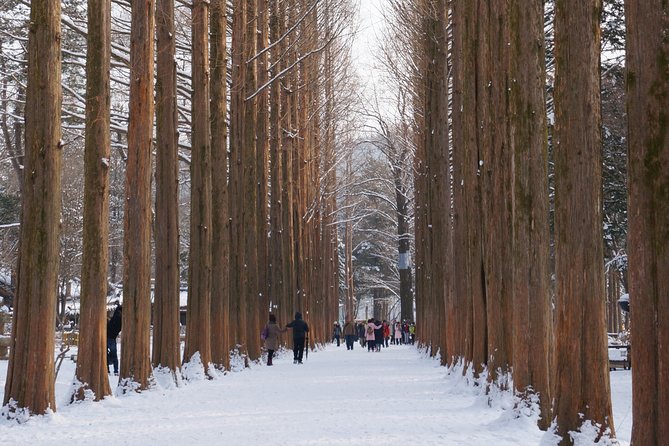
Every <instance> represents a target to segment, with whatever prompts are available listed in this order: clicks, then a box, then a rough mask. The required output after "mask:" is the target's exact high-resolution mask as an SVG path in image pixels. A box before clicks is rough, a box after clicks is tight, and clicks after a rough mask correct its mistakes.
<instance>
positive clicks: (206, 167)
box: [184, 0, 224, 371]
mask: <svg viewBox="0 0 669 446" xmlns="http://www.w3.org/2000/svg"><path fill="white" fill-rule="evenodd" d="M208 36H209V3H208V2H207V1H205V0H197V1H195V3H194V4H193V9H192V39H193V44H192V48H193V52H192V59H191V64H192V79H193V85H192V99H191V105H192V113H191V128H192V135H191V166H190V167H191V213H190V254H189V260H188V265H189V270H188V321H187V323H186V348H185V350H184V362H190V361H191V360H192V359H193V355H195V354H196V353H198V352H199V354H200V361H201V362H202V365H203V366H204V368H205V371H207V370H208V368H209V363H210V362H211V319H210V318H211V261H212V260H211V240H212V233H211V229H212V228H211V222H212V216H211V200H212V196H211V191H212V188H211V176H212V172H211V135H210V127H209V126H210V123H209V99H210V98H209V52H208V51H209V37H208ZM218 174H219V175H221V174H224V173H218Z"/></svg>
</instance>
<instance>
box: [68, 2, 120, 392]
mask: <svg viewBox="0 0 669 446" xmlns="http://www.w3.org/2000/svg"><path fill="white" fill-rule="evenodd" d="M88 26H89V33H88V46H87V57H86V141H85V166H84V221H83V227H84V247H83V248H84V249H83V258H82V267H81V307H80V308H81V316H80V322H79V324H80V325H79V329H80V333H81V336H80V338H79V345H78V347H79V350H78V357H77V368H76V379H77V381H78V382H79V383H80V386H79V388H78V389H76V390H75V393H74V395H73V396H72V397H73V399H79V400H81V399H85V398H86V390H90V391H92V392H93V394H94V398H95V400H96V401H98V400H100V399H102V398H104V397H105V396H107V395H109V394H110V393H111V389H110V387H109V378H108V377H107V370H108V368H107V276H108V274H107V272H108V269H109V247H108V238H109V167H110V162H109V158H110V133H109V119H110V118H109V114H110V87H109V65H110V60H111V2H110V1H109V0H100V1H96V0H91V1H89V3H88Z"/></svg>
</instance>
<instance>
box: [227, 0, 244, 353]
mask: <svg viewBox="0 0 669 446" xmlns="http://www.w3.org/2000/svg"><path fill="white" fill-rule="evenodd" d="M232 13H233V16H232V43H231V44H232V47H231V57H232V73H231V74H232V84H231V87H230V169H229V171H230V173H229V175H230V179H229V189H228V200H229V204H228V209H229V212H230V220H229V221H230V225H231V227H230V253H231V255H230V258H229V259H230V262H229V278H230V291H229V296H230V313H229V322H230V323H229V328H228V332H229V333H230V345H231V347H232V348H233V349H236V348H241V345H242V343H243V339H244V338H245V337H246V312H245V301H244V299H245V297H244V296H245V295H244V289H243V284H242V278H243V275H242V273H241V270H242V268H243V267H244V265H245V262H246V260H245V254H244V244H245V242H244V237H245V235H246V231H245V228H244V222H243V221H242V216H243V213H242V202H241V200H240V199H239V197H245V196H246V195H245V192H244V188H243V183H242V181H243V174H244V172H243V165H242V154H243V150H242V146H243V143H244V142H243V135H244V133H243V132H244V126H243V124H244V119H243V118H244V106H245V103H244V99H245V97H244V88H243V85H244V77H245V71H246V60H245V59H244V29H245V28H244V25H245V23H246V14H245V8H244V0H235V1H234V3H233V9H232ZM238 346H239V347H238Z"/></svg>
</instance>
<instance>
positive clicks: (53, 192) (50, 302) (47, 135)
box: [3, 0, 62, 414]
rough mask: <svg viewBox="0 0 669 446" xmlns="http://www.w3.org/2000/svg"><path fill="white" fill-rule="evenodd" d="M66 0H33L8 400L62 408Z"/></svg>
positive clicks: (19, 405) (36, 408)
mask: <svg viewBox="0 0 669 446" xmlns="http://www.w3.org/2000/svg"><path fill="white" fill-rule="evenodd" d="M60 62H61V59H60V2H58V1H51V0H34V1H33V2H32V3H31V8H30V29H29V35H28V88H27V94H26V153H25V159H24V161H25V164H24V166H25V172H26V173H27V174H26V175H25V177H24V189H23V191H24V193H23V208H22V212H21V247H20V250H19V261H18V265H19V267H18V275H17V287H16V295H15V298H14V319H13V325H12V326H13V337H12V344H11V347H10V348H11V353H10V357H9V366H8V370H7V382H6V383H5V397H4V402H3V405H8V404H9V403H10V401H11V402H12V403H11V404H12V405H11V407H10V408H9V410H10V412H17V411H19V410H21V409H27V410H29V411H30V413H34V414H44V413H46V412H47V411H48V410H54V411H55V410H56V402H55V395H54V394H55V391H54V379H55V376H54V346H55V339H54V336H55V330H54V327H55V324H56V296H57V287H58V261H59V240H58V236H59V222H60V214H61V207H60V203H61V157H62V141H61V139H60V138H61V130H60V110H61V102H62V97H61V87H60V80H61V74H60V73H61V66H60Z"/></svg>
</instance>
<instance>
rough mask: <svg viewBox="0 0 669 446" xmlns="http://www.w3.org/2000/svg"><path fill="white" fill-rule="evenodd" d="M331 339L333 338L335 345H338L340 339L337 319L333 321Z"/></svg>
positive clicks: (339, 327) (339, 326)
mask: <svg viewBox="0 0 669 446" xmlns="http://www.w3.org/2000/svg"><path fill="white" fill-rule="evenodd" d="M332 339H333V342H334V340H336V341H337V347H339V345H340V339H341V325H339V322H337V321H335V323H334V328H333V329H332Z"/></svg>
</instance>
